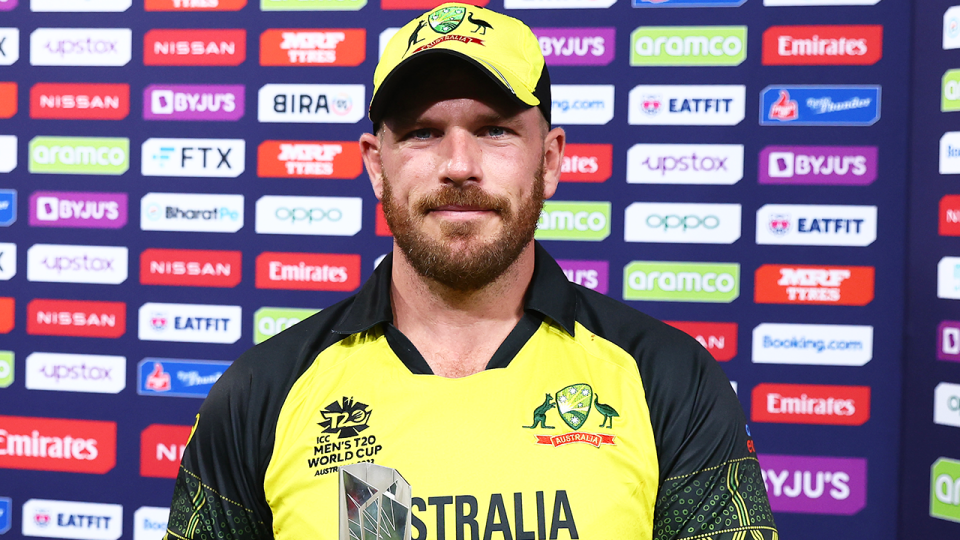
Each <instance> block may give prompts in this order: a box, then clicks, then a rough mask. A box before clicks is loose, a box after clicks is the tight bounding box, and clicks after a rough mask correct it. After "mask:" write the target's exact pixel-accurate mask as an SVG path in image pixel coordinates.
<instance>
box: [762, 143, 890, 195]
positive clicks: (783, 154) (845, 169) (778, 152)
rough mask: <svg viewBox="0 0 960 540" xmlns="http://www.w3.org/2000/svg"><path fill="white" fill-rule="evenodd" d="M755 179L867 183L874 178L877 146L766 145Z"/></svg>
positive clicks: (790, 182)
mask: <svg viewBox="0 0 960 540" xmlns="http://www.w3.org/2000/svg"><path fill="white" fill-rule="evenodd" d="M757 172H758V173H759V174H758V175H757V181H758V182H759V183H761V184H781V185H794V186H807V185H827V186H867V185H870V184H872V183H873V182H874V181H875V180H876V179H877V147H876V146H767V147H766V148H764V149H763V150H762V151H761V152H760V165H759V167H758V169H757Z"/></svg>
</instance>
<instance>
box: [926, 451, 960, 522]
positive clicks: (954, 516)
mask: <svg viewBox="0 0 960 540" xmlns="http://www.w3.org/2000/svg"><path fill="white" fill-rule="evenodd" d="M930 516H931V517H935V518H939V519H945V520H947V521H957V522H960V461H957V460H955V459H949V458H945V457H942V458H939V459H937V461H935V462H933V467H931V468H930Z"/></svg>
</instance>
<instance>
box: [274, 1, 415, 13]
mask: <svg viewBox="0 0 960 540" xmlns="http://www.w3.org/2000/svg"><path fill="white" fill-rule="evenodd" d="M365 5H367V0H260V10H261V11H357V10H359V9H361V8H363V6H365ZM424 9H429V8H424Z"/></svg>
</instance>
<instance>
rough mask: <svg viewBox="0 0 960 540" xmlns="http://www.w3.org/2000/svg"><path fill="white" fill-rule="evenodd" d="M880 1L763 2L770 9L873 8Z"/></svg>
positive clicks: (764, 0)
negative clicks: (807, 7) (799, 7)
mask: <svg viewBox="0 0 960 540" xmlns="http://www.w3.org/2000/svg"><path fill="white" fill-rule="evenodd" d="M878 3H880V0H763V5H765V6H768V7H779V6H873V5H876V4H878Z"/></svg>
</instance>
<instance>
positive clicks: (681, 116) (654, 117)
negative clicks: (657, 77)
mask: <svg viewBox="0 0 960 540" xmlns="http://www.w3.org/2000/svg"><path fill="white" fill-rule="evenodd" d="M745 103H746V86H743V85H640V86H635V87H633V89H632V90H630V111H629V113H628V122H629V123H630V124H631V125H670V126H735V125H737V124H739V123H740V122H742V121H743V118H744V114H745V112H744V111H745V109H744V104H745Z"/></svg>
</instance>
